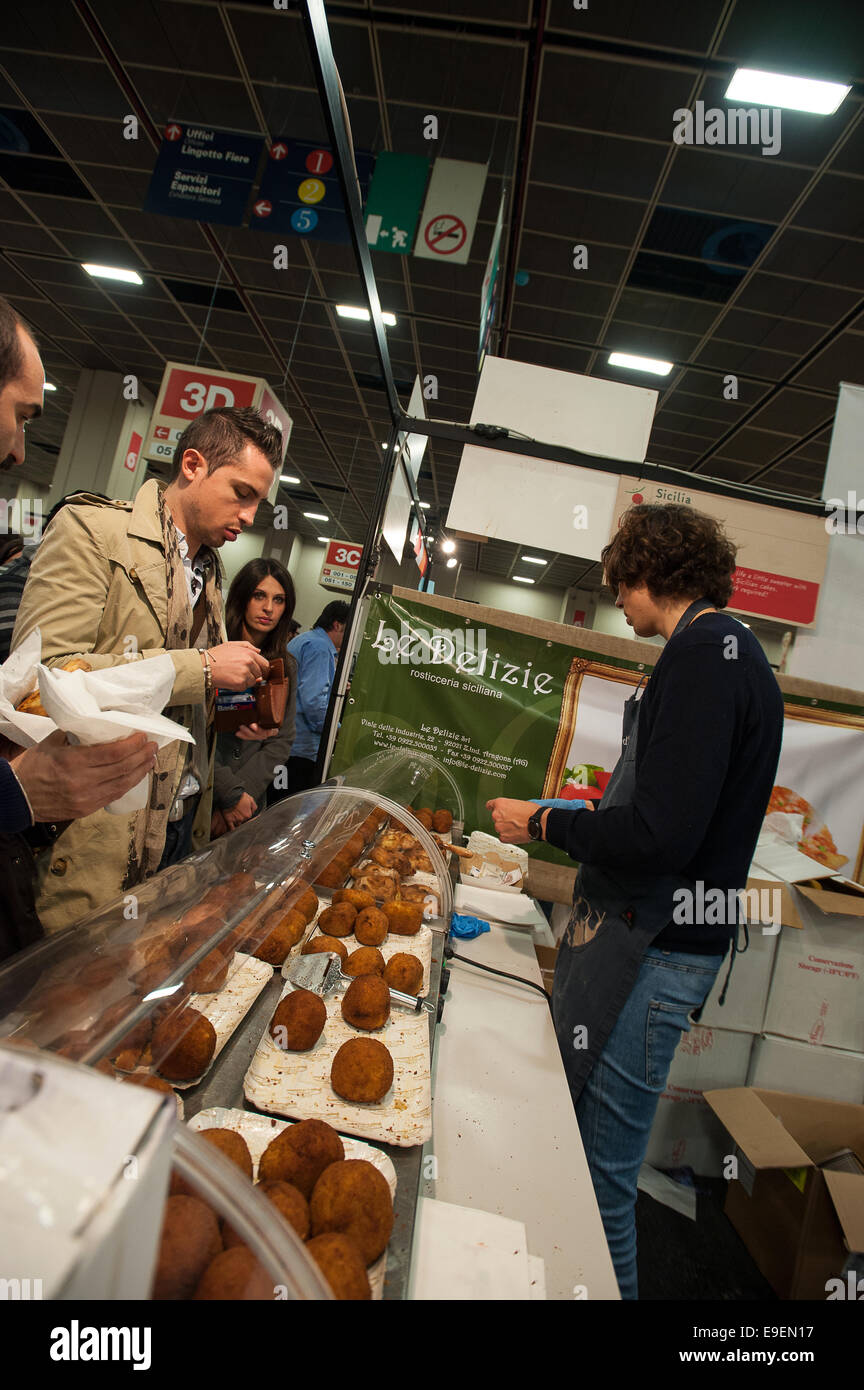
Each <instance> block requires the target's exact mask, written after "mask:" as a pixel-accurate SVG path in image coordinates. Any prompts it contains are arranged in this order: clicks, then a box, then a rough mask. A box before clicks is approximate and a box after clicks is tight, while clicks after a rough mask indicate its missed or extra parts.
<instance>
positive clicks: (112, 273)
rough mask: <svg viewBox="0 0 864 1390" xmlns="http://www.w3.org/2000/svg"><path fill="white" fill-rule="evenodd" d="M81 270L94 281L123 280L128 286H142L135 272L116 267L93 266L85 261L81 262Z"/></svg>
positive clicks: (142, 282) (141, 281) (139, 277)
mask: <svg viewBox="0 0 864 1390" xmlns="http://www.w3.org/2000/svg"><path fill="white" fill-rule="evenodd" d="M81 269H82V270H86V271H87V274H88V275H92V276H93V277H94V279H96V280H125V281H126V283H127V284H129V285H143V284H144V281H143V280H142V279H141V276H140V275H139V274H138V271H137V270H121V269H120V267H119V266H116V265H93V264H92V263H90V262H87V261H82V262H81Z"/></svg>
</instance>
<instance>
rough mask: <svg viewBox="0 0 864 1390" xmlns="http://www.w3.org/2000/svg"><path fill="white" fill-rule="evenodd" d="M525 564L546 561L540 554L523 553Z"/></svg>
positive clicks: (543, 562)
mask: <svg viewBox="0 0 864 1390" xmlns="http://www.w3.org/2000/svg"><path fill="white" fill-rule="evenodd" d="M522 563H523V565H545V563H546V561H545V560H541V559H540V556H539V555H523V556H522Z"/></svg>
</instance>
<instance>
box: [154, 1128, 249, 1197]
mask: <svg viewBox="0 0 864 1390" xmlns="http://www.w3.org/2000/svg"><path fill="white" fill-rule="evenodd" d="M198 1133H199V1136H200V1138H201V1139H203V1140H204V1142H205V1143H207V1144H209V1145H210V1146H211V1147H212V1148H214V1149H218V1150H219V1152H220V1153H222V1154H224V1155H225V1157H226V1158H228V1159H230V1160H231V1162H232V1163H233V1164H234V1165H235V1166H236V1167H237V1168H239V1169H240V1172H241V1173H242V1174H243V1176H244V1177H246V1178H248V1179H249V1181H250V1182H251V1181H252V1155H251V1154H250V1152H249V1146H248V1145H247V1143H246V1140H245V1139H244V1138H243V1136H242V1134H237V1132H236V1131H235V1130H233V1129H217V1128H213V1129H202V1130H199V1131H198ZM168 1192H169V1195H170V1196H172V1197H183V1196H187V1197H195V1196H197V1195H198V1194H197V1191H196V1189H195V1187H194V1186H193V1185H191V1184H189V1183H187V1181H186V1179H185V1178H184V1177H181V1175H180V1173H178V1172H177V1170H176V1169H175V1170H174V1171H173V1172H172V1174H171V1185H170V1187H169V1188H168Z"/></svg>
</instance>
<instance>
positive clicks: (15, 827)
mask: <svg viewBox="0 0 864 1390" xmlns="http://www.w3.org/2000/svg"><path fill="white" fill-rule="evenodd" d="M44 385H45V373H44V370H43V368H42V362H41V359H40V357H39V349H38V347H37V346H36V342H35V339H34V338H33V336H32V334H31V333H30V332H29V331H28V330H27V328H26V327H25V325H24V323H23V321H22V320H21V319H20V318H19V316H18V315H17V314H16V313H15V310H14V309H13V308H12V306H11V305H10V304H8V303H7V301H6V300H5V299H0V469H3V470H4V471H5V470H6V469H8V468H11V467H13V466H15V465H17V464H21V463H23V462H24V447H25V446H24V431H25V428H26V425H27V422H28V421H29V420H35V419H37V418H38V416H39V415H40V414H41V413H42V392H43V389H44ZM0 742H2V743H3V744H4V746H3V749H2V752H3V754H4V756H2V757H0V882H2V884H3V892H2V894H0V961H3V960H5V959H6V958H7V957H8V956H11V955H13V954H14V953H15V952H16V951H20V950H22V949H23V947H25V946H29V945H31V944H32V943H33V942H34V941H37V940H38V939H39V938H40V937H41V936H42V926H41V923H40V921H39V918H38V917H37V915H36V907H35V898H34V885H33V872H34V861H33V848H34V847H35V848H37V849H38V847H40V846H44V845H46V844H49V843H50V842H51V839H52V838H54V837H55V836H56V835H57V834H58V833H59V830H60V829H62V823H63V822H68V821H70V820H75V819H77V818H78V817H79V816H87V815H90V814H91V812H93V811H95V810H97V809H98V808H99V807H101V806H106V805H107V804H108V803H109V802H111V801H113V800H115V799H116V798H117V797H120V796H123V795H124V794H125V793H126V792H127V791H129V790H130V789H131V788H132V787H134V786H136V784H137V783H138V782H140V781H141V778H142V777H144V776H145V775H146V774H147V773H148V772H149V771H150V769H151V768H152V767H153V765H154V763H155V755H156V745H155V743H149V742H148V741H147V739H146V738H145V736H144V734H132V735H131V736H130V737H129V738H124V739H121V740H119V741H118V742H116V743H111V744H104V743H103V744H96V745H94V746H93V747H90V748H73V747H70V746H69V745H68V744H67V742H66V737H65V735H64V734H61V733H59V732H58V733H53V734H51V735H49V737H48V738H47V739H44V740H43V741H42V743H40V744H37V745H36V746H35V747H34V748H28V749H25V750H22V749H21V748H19V747H16V746H15V745H14V744H9V743H7V742H5V741H3V740H0ZM22 832H24V833H22Z"/></svg>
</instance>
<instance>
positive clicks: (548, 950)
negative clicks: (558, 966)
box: [534, 946, 558, 994]
mask: <svg viewBox="0 0 864 1390" xmlns="http://www.w3.org/2000/svg"><path fill="white" fill-rule="evenodd" d="M534 953H535V955H536V956H537V961H538V964H539V966H540V974H541V975H542V976H543V988H544V989H545V991H546V993H547V994H551V993H552V980H553V977H554V975H555V962H556V960H557V959H558V947H557V946H555V947H554V948H553V947H552V946H535V947H534Z"/></svg>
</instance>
